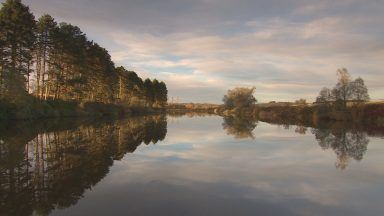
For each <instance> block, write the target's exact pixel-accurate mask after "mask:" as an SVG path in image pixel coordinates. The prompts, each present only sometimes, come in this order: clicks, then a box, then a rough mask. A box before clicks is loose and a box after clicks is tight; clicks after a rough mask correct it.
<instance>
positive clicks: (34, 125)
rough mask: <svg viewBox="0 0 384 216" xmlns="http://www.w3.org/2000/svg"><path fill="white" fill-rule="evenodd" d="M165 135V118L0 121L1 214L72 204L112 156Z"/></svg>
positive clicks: (38, 211) (41, 212)
mask: <svg viewBox="0 0 384 216" xmlns="http://www.w3.org/2000/svg"><path fill="white" fill-rule="evenodd" d="M166 134H167V120H166V117H165V116H146V117H135V118H129V119H123V120H118V121H113V120H89V119H88V120H85V119H84V120H75V119H72V120H71V119H67V120H51V121H39V122H16V121H15V122H7V123H4V124H1V125H0V170H1V173H0V212H1V215H32V214H33V213H35V214H38V215H48V214H49V213H50V212H51V211H52V210H53V209H56V208H66V207H69V206H71V205H74V204H76V203H77V201H78V200H79V199H80V198H82V196H83V194H84V192H85V190H87V189H89V188H91V187H93V186H95V185H96V184H97V183H98V182H99V181H100V180H101V179H103V178H104V177H105V176H106V175H107V174H108V172H109V168H110V166H112V164H113V161H114V160H119V159H121V158H122V157H123V156H124V155H125V154H126V153H128V152H134V151H135V150H136V148H137V147H138V146H139V145H141V144H142V143H145V144H150V143H153V144H155V143H157V142H158V141H161V140H163V139H164V138H165V136H166Z"/></svg>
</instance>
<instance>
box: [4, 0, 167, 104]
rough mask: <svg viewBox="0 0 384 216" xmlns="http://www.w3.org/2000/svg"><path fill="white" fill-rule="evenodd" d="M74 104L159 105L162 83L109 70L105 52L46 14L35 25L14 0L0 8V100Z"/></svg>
mask: <svg viewBox="0 0 384 216" xmlns="http://www.w3.org/2000/svg"><path fill="white" fill-rule="evenodd" d="M27 93H30V94H31V95H33V96H35V97H37V98H39V99H41V100H76V101H80V102H82V101H84V102H102V103H119V104H124V105H128V106H149V107H152V106H155V107H163V106H165V104H166V103H167V94H168V91H167V87H166V85H165V83H164V82H160V81H157V80H156V79H155V80H151V79H146V80H145V81H144V82H143V80H142V79H141V78H140V77H139V76H138V75H137V74H136V73H135V72H133V71H128V70H126V69H125V68H123V67H115V64H114V62H113V61H112V60H111V56H110V54H109V53H108V51H107V50H106V49H105V48H103V47H101V46H100V45H99V44H97V43H95V42H93V41H89V40H88V38H87V36H86V35H85V33H83V32H82V31H81V29H80V28H79V27H77V26H74V25H72V24H69V23H59V24H58V23H57V22H56V21H55V20H54V18H53V17H51V16H50V15H48V14H45V15H43V16H42V17H40V18H39V19H38V20H37V21H35V17H34V15H33V14H32V13H31V12H30V10H29V8H28V7H27V6H25V5H24V4H22V2H21V1H20V0H7V1H5V3H3V4H2V7H1V9H0V97H1V98H4V97H14V96H16V95H26V94H27Z"/></svg>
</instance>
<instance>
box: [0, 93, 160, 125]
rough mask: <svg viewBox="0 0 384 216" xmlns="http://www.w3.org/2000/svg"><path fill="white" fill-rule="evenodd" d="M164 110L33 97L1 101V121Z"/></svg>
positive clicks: (114, 114)
mask: <svg viewBox="0 0 384 216" xmlns="http://www.w3.org/2000/svg"><path fill="white" fill-rule="evenodd" d="M164 111H165V110H164V109H162V108H151V107H129V106H125V105H124V104H106V103H101V102H78V101H63V100H47V101H45V100H39V99H36V98H34V97H31V96H26V97H25V98H18V99H17V100H14V99H2V100H0V120H13V119H17V120H29V119H46V118H66V117H103V116H110V117H119V116H131V115H140V114H153V113H164Z"/></svg>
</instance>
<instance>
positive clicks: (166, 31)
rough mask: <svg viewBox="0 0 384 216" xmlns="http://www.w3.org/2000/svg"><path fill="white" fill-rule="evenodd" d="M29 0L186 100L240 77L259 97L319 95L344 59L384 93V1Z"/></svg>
mask: <svg viewBox="0 0 384 216" xmlns="http://www.w3.org/2000/svg"><path fill="white" fill-rule="evenodd" d="M25 2H26V3H27V4H30V5H31V9H32V10H33V11H34V12H35V13H36V14H37V15H41V14H43V13H50V14H52V15H53V16H54V17H57V19H58V20H59V21H69V22H71V23H73V24H77V25H79V26H80V27H81V28H82V29H83V30H84V31H85V32H86V33H88V36H89V37H90V38H91V39H94V40H96V41H97V42H99V43H100V44H101V45H102V46H105V47H106V48H107V49H108V50H110V52H111V55H112V57H113V59H114V60H115V61H116V62H117V64H120V65H123V66H126V67H128V68H129V69H134V70H136V71H138V73H139V74H140V75H142V76H150V77H156V78H158V79H161V80H164V81H166V82H167V84H168V88H169V89H170V96H171V97H180V98H181V99H182V100H183V101H196V102H220V100H221V97H222V94H223V93H224V92H226V89H227V88H231V87H235V86H239V85H245V86H256V87H257V96H258V97H259V100H260V101H269V100H295V99H298V98H299V97H304V98H306V99H308V100H311V99H312V100H313V98H315V97H316V95H317V93H318V91H319V89H320V88H321V87H322V86H332V85H333V84H334V83H335V81H336V77H335V71H336V69H337V68H340V67H347V68H348V69H349V71H350V72H351V74H352V75H353V76H355V77H357V76H361V77H363V78H364V79H365V81H366V83H367V85H368V86H369V90H370V93H371V97H372V98H374V99H375V98H376V99H377V98H382V95H383V94H384V87H382V84H381V83H382V81H383V78H382V75H381V74H382V68H383V63H382V59H383V58H384V42H383V41H384V40H383V39H384V38H383V35H384V29H383V28H379V26H381V23H380V22H381V21H380V20H383V19H384V15H383V14H382V9H383V8H384V3H383V1H376V0H371V1H364V2H362V1H357V0H341V1H331V0H324V1H314V0H313V1H312V0H310V1H304V0H287V1H280V0H269V1H267V0H257V1H251V0H240V1H234V0H221V1H218V0H196V1H187V0H177V1H176V0H165V1H155V2H154V1H149V0H141V1H138V0H130V1H124V0H113V1H108V2H106V1H102V0H93V1H90V0H80V1H79V0H76V1H75V0H67V1H59V0H52V1H49V2H47V1H43V0H33V1H32V0H25ZM215 94H218V95H215Z"/></svg>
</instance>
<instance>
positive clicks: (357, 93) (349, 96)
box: [316, 68, 370, 107]
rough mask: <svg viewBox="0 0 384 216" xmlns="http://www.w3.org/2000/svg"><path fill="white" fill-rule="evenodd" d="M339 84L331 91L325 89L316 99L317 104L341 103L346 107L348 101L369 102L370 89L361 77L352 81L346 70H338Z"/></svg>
mask: <svg viewBox="0 0 384 216" xmlns="http://www.w3.org/2000/svg"><path fill="white" fill-rule="evenodd" d="M337 75H338V82H337V83H336V85H335V87H334V88H333V89H332V90H331V89H329V88H326V87H324V88H323V89H321V91H320V93H319V96H318V97H317V98H316V102H317V103H327V102H336V101H340V102H341V103H342V104H343V106H344V107H346V104H347V102H348V101H353V102H364V101H369V100H370V97H369V94H368V88H367V86H366V85H365V84H364V80H363V79H362V78H361V77H358V78H357V79H355V80H353V81H352V78H351V75H350V74H349V72H348V70H347V69H345V68H342V69H338V70H337Z"/></svg>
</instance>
